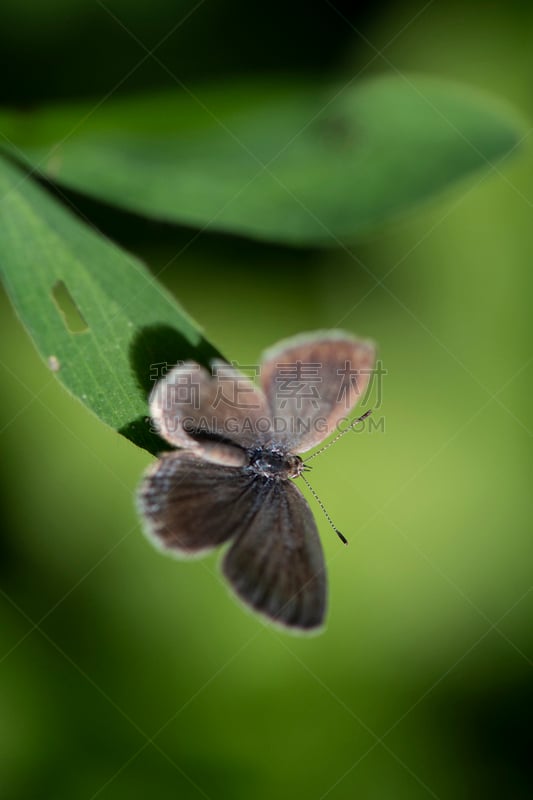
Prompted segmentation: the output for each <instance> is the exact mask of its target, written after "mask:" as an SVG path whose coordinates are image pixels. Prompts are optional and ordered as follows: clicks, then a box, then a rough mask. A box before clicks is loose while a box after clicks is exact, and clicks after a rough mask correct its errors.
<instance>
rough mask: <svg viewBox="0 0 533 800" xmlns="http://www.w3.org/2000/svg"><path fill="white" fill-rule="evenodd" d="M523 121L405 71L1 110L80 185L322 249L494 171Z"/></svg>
mask: <svg viewBox="0 0 533 800" xmlns="http://www.w3.org/2000/svg"><path fill="white" fill-rule="evenodd" d="M521 127H522V126H521V124H520V122H518V120H517V118H516V116H515V115H514V113H513V112H512V111H510V110H509V109H508V108H506V107H505V106H502V105H500V104H498V103H497V102H495V101H494V100H493V99H491V98H487V97H486V96H484V95H482V94H480V93H478V92H476V91H474V90H472V89H469V88H466V87H464V86H461V85H457V84H454V83H449V82H444V81H441V80H436V79H433V78H420V77H416V78H411V77H409V78H405V77H400V76H398V77H385V78H373V79H371V80H366V81H362V82H359V83H354V84H353V85H350V84H348V85H347V86H345V87H344V88H343V87H334V88H331V87H329V89H325V88H324V87H321V88H320V87H319V88H310V86H309V85H307V86H303V85H300V86H298V85H297V84H289V83H288V82H287V81H285V83H284V84H283V85H276V84H273V83H270V84H266V83H263V84H258V83H257V82H256V83H247V84H240V85H223V86H220V87H218V88H217V89H213V88H211V89H207V90H205V89H198V90H195V93H194V94H192V93H187V92H185V91H182V92H175V93H171V94H164V95H156V96H151V97H143V98H132V99H130V100H112V101H107V102H104V103H102V104H99V105H96V106H93V107H91V106H70V107H69V106H63V107H56V108H50V109H44V110H41V111H30V112H25V113H19V114H17V113H9V112H4V113H3V114H0V131H2V132H3V134H4V137H3V140H2V146H3V147H5V148H6V149H8V150H9V151H10V152H11V154H14V155H16V156H17V157H18V158H23V159H25V160H27V163H28V164H29V165H31V166H32V167H34V168H37V169H39V170H40V171H41V172H42V173H43V174H45V175H46V176H47V177H49V178H51V179H53V180H55V181H57V182H59V183H61V184H63V185H65V186H68V187H70V188H72V189H76V190H78V191H80V192H85V193H87V194H90V195H92V196H94V197H96V198H99V199H100V200H104V201H108V202H110V203H113V204H115V205H117V206H120V207H123V208H126V209H129V210H131V211H134V212H137V213H140V214H145V215H147V216H149V217H154V218H156V219H160V220H166V221H170V222H178V223H182V224H187V225H192V226H195V227H209V228H212V229H214V230H222V231H229V232H233V233H240V234H244V235H248V236H252V237H258V238H264V239H268V240H275V241H278V242H287V243H293V244H307V243H311V244H315V243H316V244H324V245H335V244H338V243H339V242H338V239H346V240H350V239H354V238H355V237H357V236H358V235H360V234H362V233H364V232H366V231H368V230H369V229H371V228H373V227H375V226H376V225H378V224H380V223H382V222H383V221H384V220H386V219H388V218H389V217H391V216H394V215H395V214H398V213H400V212H402V211H404V210H405V209H406V208H408V207H410V206H412V205H413V204H416V203H418V202H420V201H422V200H424V199H425V198H427V197H429V196H430V195H432V194H434V193H435V192H437V191H439V190H442V189H444V188H445V187H446V186H448V185H449V184H450V183H451V182H453V181H455V180H457V179H459V178H462V177H463V176H465V175H466V174H468V173H470V172H472V171H473V170H477V169H480V168H487V166H489V165H490V164H492V163H493V162H494V161H495V160H498V159H500V158H502V157H503V156H504V155H505V154H507V153H509V151H510V150H511V149H512V148H513V147H515V146H516V145H517V143H518V141H519V138H520V130H521ZM8 142H11V143H12V145H11V146H10V145H9V144H8Z"/></svg>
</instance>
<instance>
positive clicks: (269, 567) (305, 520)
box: [222, 479, 326, 630]
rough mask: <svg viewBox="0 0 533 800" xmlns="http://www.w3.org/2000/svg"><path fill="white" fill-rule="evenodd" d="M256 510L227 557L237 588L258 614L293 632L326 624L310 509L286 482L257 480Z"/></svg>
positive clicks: (317, 545)
mask: <svg viewBox="0 0 533 800" xmlns="http://www.w3.org/2000/svg"><path fill="white" fill-rule="evenodd" d="M256 490H257V498H258V499H257V502H256V510H255V513H254V514H253V516H252V517H251V518H250V519H249V521H248V523H247V524H246V525H245V526H244V528H243V529H242V530H241V532H240V533H239V534H238V536H237V538H236V539H235V540H234V541H233V543H232V544H231V546H230V548H229V550H228V551H227V553H226V554H225V556H224V560H223V564H222V569H223V572H224V575H225V576H226V578H227V579H228V581H229V582H230V583H231V585H232V587H233V589H234V590H235V591H236V593H237V594H238V595H239V597H240V598H241V599H242V600H244V602H245V603H247V604H248V605H250V606H251V607H252V608H253V609H255V610H256V611H259V612H260V613H262V614H264V615H266V616H267V617H269V618H270V619H271V620H273V621H275V622H277V623H279V624H281V625H285V626H287V627H289V628H300V629H303V630H312V629H313V628H318V627H320V626H321V625H322V624H323V622H324V615H325V611H326V573H325V565H324V557H323V555H322V546H321V544H320V539H319V537H318V531H317V528H316V524H315V521H314V519H313V515H312V513H311V510H310V508H309V506H308V505H307V503H306V501H305V499H304V497H303V495H302V494H301V492H300V490H299V489H298V488H297V487H296V486H295V485H294V484H293V483H290V482H288V481H284V482H273V481H270V482H269V481H266V480H265V481H262V480H261V479H256Z"/></svg>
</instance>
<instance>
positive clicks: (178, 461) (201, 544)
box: [139, 451, 254, 557]
mask: <svg viewBox="0 0 533 800" xmlns="http://www.w3.org/2000/svg"><path fill="white" fill-rule="evenodd" d="M252 484H253V480H252V478H251V477H250V475H249V474H247V473H246V472H245V471H243V470H242V469H240V468H238V467H227V466H221V465H219V464H213V463H210V462H208V461H205V460H204V459H201V458H198V457H197V455H196V454H194V453H191V452H187V451H178V452H175V453H168V454H166V455H165V456H163V457H162V458H161V459H160V460H159V461H158V462H157V463H156V464H155V465H154V466H153V467H152V468H151V469H150V470H149V471H148V473H147V474H146V475H145V477H144V480H143V482H142V484H141V486H140V489H139V506H140V510H141V512H142V514H143V516H144V518H145V520H146V522H147V527H148V533H149V534H150V536H151V537H152V538H153V539H154V541H155V543H156V544H157V545H158V546H159V547H160V548H162V549H165V550H168V551H170V552H172V553H174V555H177V556H183V557H187V556H194V555H202V554H204V553H206V552H208V551H209V550H212V549H213V548H214V547H217V546H218V545H220V544H222V543H223V542H225V541H227V540H228V539H229V538H230V537H231V536H233V535H234V534H235V533H237V532H238V531H240V530H241V529H242V526H243V525H245V524H246V521H247V519H248V517H249V516H250V512H251V509H252V508H253V504H254V491H253V485H252Z"/></svg>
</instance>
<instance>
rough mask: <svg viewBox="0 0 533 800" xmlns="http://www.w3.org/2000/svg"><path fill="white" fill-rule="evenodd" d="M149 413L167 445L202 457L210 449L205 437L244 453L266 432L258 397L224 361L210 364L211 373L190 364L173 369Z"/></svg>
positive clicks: (158, 388)
mask: <svg viewBox="0 0 533 800" xmlns="http://www.w3.org/2000/svg"><path fill="white" fill-rule="evenodd" d="M150 414H151V417H152V420H153V422H154V424H155V425H156V427H157V430H158V432H159V434H160V435H161V436H162V437H163V438H164V439H166V441H167V442H170V444H173V445H175V446H177V447H185V448H189V449H193V450H196V451H198V452H201V453H202V454H203V455H204V457H210V451H211V450H212V447H211V446H210V445H212V444H213V442H212V441H211V442H210V440H209V437H216V439H217V440H218V441H219V442H223V441H227V442H229V443H233V444H234V445H237V446H240V447H242V448H248V447H252V446H253V445H257V444H258V443H260V442H261V441H262V436H263V434H264V432H265V430H268V429H269V427H270V409H269V407H268V404H267V401H266V398H265V396H264V394H263V392H262V391H261V390H260V389H258V388H257V387H255V386H254V384H253V383H252V382H251V381H250V380H249V379H248V378H247V377H245V376H244V375H242V373H241V372H240V371H239V370H237V369H235V367H233V366H231V365H230V364H226V363H225V362H223V361H214V362H213V364H212V370H211V372H210V371H209V370H207V369H206V368H205V367H203V366H201V365H200V364H197V363H196V362H195V361H186V362H185V363H184V364H181V365H179V366H177V367H174V369H172V370H170V372H169V373H168V374H167V375H166V376H165V377H164V378H162V379H161V380H160V381H159V382H158V383H157V384H156V386H155V387H154V390H153V392H152V394H151V396H150ZM213 460H216V458H214V459H213ZM224 463H227V462H225V461H224Z"/></svg>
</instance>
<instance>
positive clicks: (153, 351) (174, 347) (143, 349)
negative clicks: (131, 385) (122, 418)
mask: <svg viewBox="0 0 533 800" xmlns="http://www.w3.org/2000/svg"><path fill="white" fill-rule="evenodd" d="M129 358H130V364H131V368H132V371H133V373H134V375H135V379H136V381H137V384H138V386H139V388H140V389H141V391H142V392H143V394H144V395H145V397H146V415H143V416H140V417H137V418H136V419H134V420H132V421H131V422H128V423H127V424H126V425H124V426H123V427H122V428H120V430H119V431H118V432H119V433H120V434H121V435H122V436H125V437H126V439H129V440H130V442H133V444H135V445H137V447H142V448H143V449H144V450H148V452H149V453H152V455H158V454H159V453H162V452H164V451H165V450H172V449H173V447H172V446H171V445H170V444H168V443H167V442H165V441H164V440H163V439H162V438H161V437H160V436H158V434H157V433H155V432H154V431H153V429H152V425H151V421H150V417H149V410H148V398H149V396H150V392H151V391H152V389H153V387H154V385H155V383H156V382H157V380H159V378H161V377H163V375H164V374H165V373H166V372H167V371H168V370H169V369H171V368H172V367H173V366H174V365H175V364H177V362H178V361H187V360H189V359H190V360H193V361H197V362H198V363H199V364H203V365H204V366H205V367H209V366H210V363H211V361H212V359H213V358H222V356H221V355H220V353H219V352H218V350H216V349H215V348H214V347H213V346H212V345H211V344H210V343H209V342H208V341H207V340H206V339H204V338H200V339H199V340H198V343H197V344H193V343H191V342H190V341H189V339H187V338H186V337H185V336H184V335H183V334H182V333H181V332H180V331H178V330H176V328H172V327H171V326H170V325H152V326H148V327H145V328H142V329H141V330H139V331H137V333H136V334H135V336H134V338H133V341H132V343H131V345H130V352H129Z"/></svg>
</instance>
